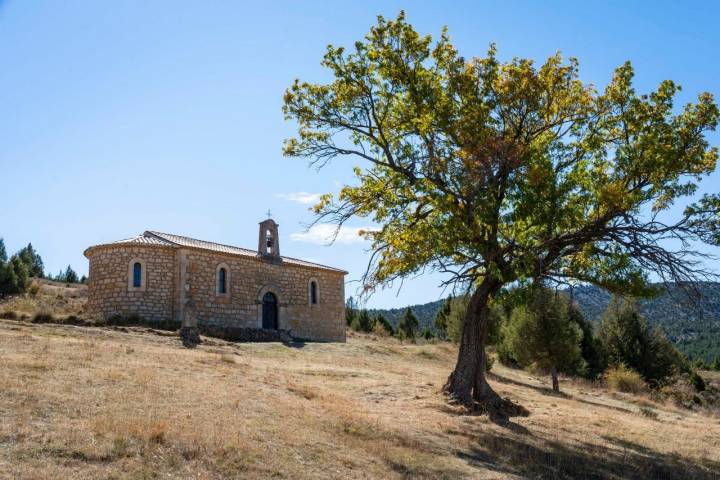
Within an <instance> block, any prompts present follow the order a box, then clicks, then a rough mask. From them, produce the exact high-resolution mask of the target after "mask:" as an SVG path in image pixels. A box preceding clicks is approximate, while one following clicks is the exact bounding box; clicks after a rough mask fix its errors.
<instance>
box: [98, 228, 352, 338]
mask: <svg viewBox="0 0 720 480" xmlns="http://www.w3.org/2000/svg"><path fill="white" fill-rule="evenodd" d="M84 254H85V257H87V258H88V260H89V262H90V268H89V272H90V274H89V279H88V303H87V311H88V314H89V315H91V316H93V317H95V318H99V319H108V318H110V317H112V316H115V315H120V316H133V315H135V316H139V317H141V318H142V319H143V320H145V321H148V322H166V321H168V320H172V321H174V322H176V323H178V324H183V325H185V321H186V320H187V318H189V317H193V319H194V320H195V321H196V322H197V325H199V326H200V327H202V326H209V327H240V328H251V329H266V330H285V331H288V332H289V333H290V334H291V335H292V336H293V337H295V338H301V339H306V340H316V341H333V342H344V341H345V275H346V274H347V272H346V271H344V270H341V269H337V268H332V267H328V266H325V265H320V264H317V263H313V262H308V261H305V260H300V259H296V258H291V257H283V256H281V255H280V242H279V238H278V224H277V223H275V221H273V220H272V219H268V220H265V221H263V222H261V223H260V228H259V236H258V248H257V250H250V249H245V248H240V247H234V246H229V245H222V244H218V243H213V242H206V241H203V240H197V239H193V238H189V237H185V236H181V235H173V234H168V233H161V232H155V231H146V232H144V233H142V234H141V235H137V236H135V237H132V238H128V239H125V240H120V241H117V242H112V243H106V244H101V245H95V246H92V247H89V248H88V249H87V250H85V252H84Z"/></svg>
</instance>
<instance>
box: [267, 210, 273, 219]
mask: <svg viewBox="0 0 720 480" xmlns="http://www.w3.org/2000/svg"><path fill="white" fill-rule="evenodd" d="M266 215H267V217H268V218H271V217H272V212H271V211H270V209H269V208H268V211H267V213H266Z"/></svg>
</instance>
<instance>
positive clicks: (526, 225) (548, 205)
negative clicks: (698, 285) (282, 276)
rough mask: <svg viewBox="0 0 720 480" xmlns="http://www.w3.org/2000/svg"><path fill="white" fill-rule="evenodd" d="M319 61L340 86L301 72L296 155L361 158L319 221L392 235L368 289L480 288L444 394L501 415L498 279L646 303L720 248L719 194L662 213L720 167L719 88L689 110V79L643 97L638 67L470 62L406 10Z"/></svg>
mask: <svg viewBox="0 0 720 480" xmlns="http://www.w3.org/2000/svg"><path fill="white" fill-rule="evenodd" d="M322 64H323V66H325V67H327V68H328V69H329V71H330V73H331V75H332V76H333V77H334V78H333V79H332V80H331V81H329V82H327V83H307V82H303V81H300V80H296V81H295V83H294V84H293V85H292V86H291V87H290V88H288V90H287V91H286V93H285V97H284V113H285V116H286V118H287V119H289V120H294V121H295V122H296V123H297V125H298V133H297V135H296V136H294V137H293V138H289V139H288V140H287V141H286V143H285V146H284V153H285V155H287V156H290V157H306V158H310V159H312V162H313V163H315V164H316V165H318V166H322V165H324V164H325V163H326V162H328V161H330V160H332V159H334V158H337V157H348V158H355V159H357V160H359V161H360V165H359V166H357V167H355V174H356V177H357V179H356V182H354V183H353V184H352V185H347V186H345V187H343V188H342V190H341V191H340V193H339V195H338V196H337V197H333V196H331V195H329V194H328V195H325V196H323V197H322V199H321V201H320V202H319V204H318V205H317V206H316V212H317V213H318V221H331V222H334V223H336V224H337V225H339V226H341V225H342V224H343V223H344V222H346V221H347V220H349V219H351V218H353V217H354V216H360V217H369V218H370V219H372V220H373V221H374V222H376V223H377V224H378V225H379V227H380V228H379V229H378V230H377V231H367V232H364V235H365V236H366V238H367V239H369V240H371V241H372V249H373V255H372V258H371V261H370V263H369V266H368V270H367V272H366V274H365V276H364V285H365V288H366V289H367V290H368V291H372V290H373V289H374V288H375V287H377V286H379V285H381V284H388V283H391V282H392V281H393V280H396V279H401V278H404V277H407V276H410V275H415V274H417V273H419V272H422V271H428V270H431V269H434V270H437V271H440V272H443V273H444V274H446V278H447V280H446V283H448V284H453V285H462V286H465V287H467V288H468V291H469V293H470V295H471V296H470V301H469V305H468V308H467V312H466V315H465V321H464V327H463V332H462V339H461V341H460V348H459V354H458V359H457V364H456V366H455V369H454V371H453V372H452V374H451V375H450V377H449V378H448V380H447V383H446V385H445V391H446V392H447V394H449V395H450V396H451V397H453V398H454V399H455V400H456V401H458V402H461V403H463V404H466V405H475V406H480V407H483V408H487V409H492V410H495V409H496V408H497V407H502V406H504V402H503V401H502V400H501V399H500V398H499V397H498V395H497V394H495V392H494V391H493V390H492V389H491V388H490V386H489V385H488V383H487V382H486V380H485V375H484V372H485V368H484V364H485V353H484V348H483V347H484V343H485V338H486V335H487V324H488V322H487V320H488V314H489V313H488V312H489V307H488V305H489V302H490V300H491V299H492V298H493V297H494V296H495V295H497V294H498V292H499V291H500V290H501V289H502V288H503V287H505V286H508V285H511V284H513V283H514V282H519V281H525V280H529V279H540V280H543V281H545V282H547V281H551V280H556V281H571V280H573V279H574V280H578V281H582V282H590V283H593V284H597V285H601V286H603V287H606V288H608V289H610V290H612V291H623V292H625V293H642V292H643V290H644V288H645V285H646V279H647V275H648V273H649V272H653V273H654V274H656V275H657V276H658V277H659V278H660V279H663V280H675V281H683V282H692V281H694V280H696V279H698V277H702V276H704V275H707V274H708V272H706V271H705V270H704V269H703V267H702V264H700V263H698V261H699V260H701V259H699V258H698V254H697V253H696V252H694V251H693V249H692V245H690V244H688V243H687V242H688V241H690V240H693V239H701V240H707V241H715V242H717V241H719V240H720V238H719V237H720V234H719V232H720V229H718V228H717V225H718V218H719V217H718V211H719V208H720V200H719V199H718V197H715V196H707V197H705V198H704V199H703V200H702V201H701V202H698V203H697V204H695V205H693V206H692V207H689V208H687V209H686V210H685V212H684V214H681V215H680V216H679V218H674V219H672V221H671V220H669V218H671V217H670V216H669V215H666V213H667V210H668V209H669V208H670V207H671V206H672V205H673V204H674V203H675V202H676V200H677V199H679V198H681V197H685V196H688V195H692V194H693V193H694V192H695V190H696V184H697V181H698V180H699V179H700V178H701V177H703V176H705V175H708V174H709V173H710V172H712V171H713V170H714V168H715V163H716V159H717V150H716V149H715V148H710V146H709V145H708V142H707V140H706V138H705V133H706V132H707V131H708V130H712V129H714V128H715V126H716V124H717V121H718V108H717V106H716V104H715V103H714V100H713V98H712V96H711V95H710V94H708V93H703V94H701V95H700V96H699V97H698V101H697V103H694V104H688V105H686V106H685V107H683V108H682V109H679V110H677V111H676V109H675V108H674V105H673V98H674V96H675V94H676V92H677V91H678V90H679V87H678V86H677V85H676V84H675V83H673V82H672V81H663V82H662V83H660V85H659V87H658V88H657V90H655V91H653V92H651V93H649V94H647V95H639V94H637V93H636V92H635V90H634V89H633V86H632V79H633V69H632V67H631V65H630V63H626V64H624V65H622V66H621V67H619V68H618V69H617V70H616V71H615V73H614V75H613V76H612V79H611V80H610V82H609V83H608V84H607V86H606V87H605V88H604V89H603V90H602V91H598V90H597V89H596V88H595V87H593V86H592V85H591V84H586V83H583V82H582V81H581V80H580V79H579V75H578V62H577V61H576V60H575V59H570V60H569V61H564V60H563V58H562V57H561V56H560V54H557V55H554V56H552V57H551V58H549V59H548V60H547V61H546V62H545V63H543V64H542V65H539V66H538V65H535V64H534V63H533V61H531V60H527V59H517V58H516V59H513V60H511V61H508V62H503V61H501V60H500V59H498V57H497V55H496V51H495V47H494V46H491V47H490V49H489V51H488V53H487V55H486V56H485V57H482V58H472V59H466V58H463V57H462V56H460V54H459V53H458V51H457V50H456V49H455V47H454V46H453V45H452V43H451V41H450V39H449V37H448V35H447V33H446V32H445V31H443V33H442V35H441V36H440V38H439V39H438V41H437V42H435V43H433V41H432V39H431V38H430V37H429V36H421V35H419V34H418V33H417V32H416V31H415V30H414V29H413V27H412V26H411V25H409V24H408V23H407V22H406V20H405V17H404V14H402V13H401V14H400V16H399V17H398V18H397V19H396V20H393V21H388V20H385V19H383V18H382V17H379V18H378V23H377V25H375V26H374V27H373V28H372V29H371V30H370V32H369V33H368V35H367V36H366V37H365V39H364V40H361V41H358V42H356V43H355V45H354V49H353V50H352V51H346V50H345V49H344V48H342V47H334V46H332V45H331V46H329V47H328V49H327V53H326V54H325V57H324V59H323V61H322ZM666 240H668V241H666ZM672 240H678V241H676V242H673V241H672ZM476 402H477V403H476Z"/></svg>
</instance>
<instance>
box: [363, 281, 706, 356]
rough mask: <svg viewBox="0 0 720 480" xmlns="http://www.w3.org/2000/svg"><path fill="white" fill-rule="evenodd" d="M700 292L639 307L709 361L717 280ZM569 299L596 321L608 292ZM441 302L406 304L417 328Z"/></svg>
mask: <svg viewBox="0 0 720 480" xmlns="http://www.w3.org/2000/svg"><path fill="white" fill-rule="evenodd" d="M700 293H701V297H700V298H699V299H697V300H696V301H691V300H689V299H688V297H687V295H685V294H684V292H682V291H681V290H680V289H679V288H678V287H677V286H671V287H670V289H669V291H667V292H666V293H664V294H662V295H660V296H658V297H655V298H652V299H648V300H642V301H640V309H641V311H642V312H643V314H644V315H645V317H646V318H647V319H648V321H649V322H650V324H652V325H658V326H661V327H662V328H663V329H664V330H665V332H666V333H667V335H668V337H669V338H670V339H671V340H672V341H673V342H674V343H675V344H676V345H677V346H678V348H680V350H681V351H683V352H684V353H686V354H687V355H688V356H690V357H691V358H693V359H697V358H703V359H705V361H711V360H712V359H713V358H714V357H715V356H716V355H720V283H714V282H706V283H702V284H701V285H700ZM573 298H574V300H575V301H576V302H577V303H578V305H580V308H581V309H582V311H583V313H584V314H585V316H586V317H587V318H589V319H590V320H592V321H594V322H598V321H599V320H600V316H601V315H602V313H603V312H604V311H605V309H606V308H607V306H608V304H609V303H610V299H611V297H610V294H609V293H607V292H606V291H604V290H602V289H601V288H598V287H594V286H581V287H576V288H574V289H573ZM442 304H443V300H439V301H434V302H430V303H426V304H423V305H413V306H411V307H410V308H411V309H412V311H413V313H415V315H416V316H417V317H418V320H419V322H420V325H421V330H422V329H424V328H425V327H429V328H431V329H432V328H433V323H434V321H435V315H436V314H437V312H438V310H439V309H440V307H441V306H442ZM404 311H405V309H404V308H402V309H391V310H382V309H375V310H371V313H372V314H378V313H381V314H383V315H384V316H385V317H386V318H387V319H388V320H390V322H391V323H393V325H397V322H398V321H399V319H400V316H401V315H402V313H403V312H404Z"/></svg>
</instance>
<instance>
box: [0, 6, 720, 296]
mask: <svg viewBox="0 0 720 480" xmlns="http://www.w3.org/2000/svg"><path fill="white" fill-rule="evenodd" d="M265 3H270V2H257V1H256V2H247V3H246V2H239V1H237V2H220V1H213V2H198V1H193V2H183V1H159V0H156V1H122V0H116V1H112V2H96V1H90V0H87V1H72V0H63V1H60V0H57V1H40V0H37V1H32V2H28V1H20V0H8V1H2V0H0V192H2V197H3V198H2V207H0V208H1V209H0V236H2V237H4V238H5V242H6V245H7V247H8V250H9V251H11V252H12V251H15V250H17V249H19V248H20V247H22V246H23V245H25V244H27V242H29V241H32V243H33V245H35V246H36V248H37V249H38V251H39V252H40V254H41V255H42V256H43V259H44V260H45V264H46V266H47V270H49V271H51V272H53V273H54V272H57V271H58V270H59V269H60V268H64V267H65V266H66V265H67V264H68V263H69V264H71V265H72V266H73V267H74V268H75V269H76V270H77V271H79V272H81V273H85V272H87V261H86V259H85V258H84V257H83V256H82V252H83V250H84V249H85V248H86V247H87V246H89V245H92V244H97V243H102V242H106V241H111V240H117V239H120V238H125V237H129V236H132V235H135V234H138V233H141V232H142V231H144V230H146V229H154V230H160V231H166V232H171V233H178V234H185V235H189V236H193V237H198V238H202V239H206V240H213V241H218V242H222V243H230V244H235V245H240V246H246V247H251V248H252V247H254V246H255V243H256V242H257V231H256V229H257V223H258V222H259V221H260V220H262V219H263V218H265V212H266V211H267V210H268V209H270V210H271V211H272V213H273V217H274V218H275V219H276V220H277V221H278V222H279V223H280V236H281V250H282V253H283V254H285V255H290V256H296V257H302V258H307V259H311V260H315V261H318V262H321V263H326V264H329V265H333V266H337V267H341V268H345V269H347V270H348V271H349V272H350V275H348V280H350V281H352V280H357V279H358V278H359V276H360V275H361V273H362V272H363V270H364V267H365V264H366V261H367V254H366V252H365V250H366V248H367V245H364V244H363V243H362V242H360V241H358V240H357V239H356V238H355V237H354V235H352V233H353V231H352V229H350V230H348V231H347V232H344V234H343V235H342V236H341V238H340V241H338V242H337V243H335V244H334V245H332V246H325V245H324V244H325V243H326V242H324V240H323V238H322V235H318V234H317V233H318V232H314V233H315V235H312V234H311V235H303V230H304V227H303V225H304V224H306V223H307V222H309V221H310V220H312V216H311V214H310V213H309V212H308V210H307V209H308V206H309V205H308V203H306V202H308V201H310V200H312V199H313V198H314V194H318V193H323V192H328V191H336V190H337V189H338V186H339V185H342V184H343V183H345V182H348V181H350V173H351V167H352V165H354V164H356V163H357V162H356V161H354V160H353V161H350V160H345V161H337V162H335V163H334V164H332V165H331V166H330V167H327V168H325V169H323V170H321V171H319V172H318V171H316V170H314V169H312V168H309V167H308V165H307V162H306V161H304V160H292V159H285V158H283V157H282V155H281V146H282V140H283V139H284V138H286V137H288V136H290V135H291V134H292V133H293V125H292V124H289V123H287V122H285V121H284V120H283V116H282V113H281V106H282V94H283V91H284V90H285V88H286V87H287V86H289V85H290V84H291V82H292V81H293V79H295V78H301V79H303V80H308V81H323V80H327V79H328V75H327V72H325V71H323V69H322V68H321V67H320V60H321V58H322V55H323V53H324V51H325V46H326V45H327V44H328V43H333V44H336V45H347V46H350V45H351V44H352V43H353V42H354V41H355V40H358V39H361V38H362V37H363V36H364V34H365V33H366V32H367V31H368V29H369V28H370V26H371V25H373V24H374V22H375V18H376V16H377V15H378V14H383V15H385V16H387V17H394V16H395V15H397V13H398V12H399V10H400V9H403V8H404V9H405V10H406V12H407V17H408V20H409V21H410V22H411V23H412V24H413V25H414V26H415V27H416V29H418V31H420V32H421V33H430V34H432V35H434V36H437V34H438V33H439V32H440V29H441V28H442V27H443V26H444V25H447V26H448V27H449V29H450V34H451V36H452V38H453V40H454V42H455V43H456V45H457V46H458V47H459V49H460V51H461V53H462V54H463V55H465V56H467V57H470V56H473V55H482V54H484V52H485V51H486V49H487V46H488V44H489V43H490V42H496V43H497V45H498V49H499V53H500V56H501V57H502V58H506V59H507V58H510V57H513V56H521V57H530V58H534V59H536V60H537V61H542V60H543V59H545V58H546V57H548V56H549V55H552V54H553V53H554V52H555V51H557V50H560V51H562V52H563V53H564V54H565V55H568V56H575V57H578V58H579V59H580V63H581V75H582V77H583V79H584V80H586V81H591V82H594V83H595V84H596V85H598V86H602V85H604V84H605V83H606V82H607V81H608V79H609V78H610V75H611V73H612V70H613V69H614V68H615V67H616V66H618V65H620V64H622V63H623V62H624V61H625V60H628V59H629V60H631V61H632V62H633V64H634V66H635V68H636V73H637V77H636V86H637V89H638V90H639V91H647V90H649V89H651V88H654V87H655V86H656V85H657V84H658V82H660V81H661V80H663V79H667V78H669V79H672V80H675V81H676V82H678V83H680V84H681V85H682V86H683V91H682V93H681V95H680V99H679V100H680V102H679V104H683V103H686V102H688V101H692V100H693V99H694V98H695V97H696V95H697V93H699V92H700V91H710V92H712V93H714V94H716V96H717V95H718V94H719V93H720V62H718V61H717V58H718V57H717V49H718V47H719V46H720V29H718V28H717V24H716V21H717V18H719V17H720V4H718V3H713V2H658V1H654V2H649V1H648V2H639V1H636V2H627V1H609V2H598V3H597V4H595V5H593V6H589V3H588V6H584V5H583V4H585V3H586V2H539V1H538V2H501V1H497V2H486V1H476V2H452V3H451V2H404V3H401V2H372V1H364V2H352V1H347V2H344V1H333V2H310V1H304V2H272V4H271V5H267V4H265ZM710 138H711V141H712V142H713V143H714V144H716V145H717V144H720V136H718V134H713V135H712V136H711V137H710ZM717 190H720V174H718V173H716V174H714V175H713V176H712V177H711V178H710V179H709V180H706V181H705V183H704V185H703V191H717ZM365 225H367V223H366V222H364V221H363V220H357V221H356V222H354V223H353V225H352V227H356V228H357V227H363V226H365ZM714 267H715V268H716V269H718V267H719V265H718V264H715V265H714ZM438 281H439V279H438V277H436V276H432V275H428V276H423V277H421V278H418V279H414V280H408V281H406V282H405V284H404V286H403V288H402V289H401V290H400V291H399V293H398V291H397V288H395V289H393V290H387V291H384V292H379V293H377V294H376V295H375V296H374V297H373V298H371V299H370V301H369V302H368V304H369V305H370V306H404V305H407V304H413V303H423V302H427V301H431V300H436V299H437V298H439V297H440V296H441V294H442V292H441V290H440V289H439V288H438V287H437V284H438ZM356 287H357V283H350V284H349V285H348V288H347V292H348V294H351V293H353V291H354V289H355V288H356ZM396 287H397V286H396Z"/></svg>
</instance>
